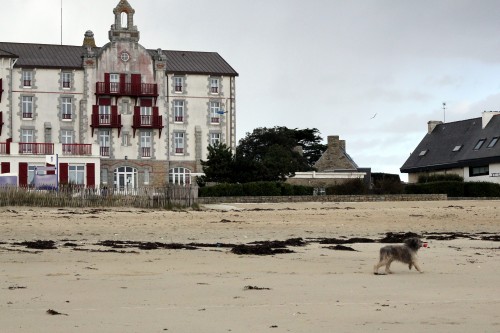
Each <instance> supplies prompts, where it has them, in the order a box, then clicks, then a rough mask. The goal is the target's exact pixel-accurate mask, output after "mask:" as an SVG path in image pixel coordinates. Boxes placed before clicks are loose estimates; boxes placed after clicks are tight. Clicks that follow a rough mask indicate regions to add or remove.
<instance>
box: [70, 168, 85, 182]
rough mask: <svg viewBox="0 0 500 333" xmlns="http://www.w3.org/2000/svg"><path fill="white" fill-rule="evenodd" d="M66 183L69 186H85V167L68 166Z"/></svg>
mask: <svg viewBox="0 0 500 333" xmlns="http://www.w3.org/2000/svg"><path fill="white" fill-rule="evenodd" d="M68 182H69V183H70V184H76V185H85V166H84V165H71V164H70V165H69V166H68Z"/></svg>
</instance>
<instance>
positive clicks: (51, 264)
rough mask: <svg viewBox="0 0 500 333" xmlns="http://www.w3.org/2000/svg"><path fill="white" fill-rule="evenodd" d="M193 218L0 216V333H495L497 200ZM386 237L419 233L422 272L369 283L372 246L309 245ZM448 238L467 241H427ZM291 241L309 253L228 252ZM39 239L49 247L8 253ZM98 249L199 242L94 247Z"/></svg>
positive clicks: (23, 211) (156, 214) (186, 214)
mask: <svg viewBox="0 0 500 333" xmlns="http://www.w3.org/2000/svg"><path fill="white" fill-rule="evenodd" d="M202 208H203V209H202V211H180V212H172V211H145V210H137V209H127V208H125V209H112V210H108V209H106V210H96V209H53V208H29V207H3V208H0V331H1V332H8V333H11V332H121V333H122V332H252V333H255V332H273V333H274V332H276V333H277V332H376V331H385V332H500V243H499V242H498V241H493V239H495V238H496V239H497V240H498V236H499V235H500V202H499V201H438V202H377V203H300V204H298V203H294V204H227V205H207V206H204V207H202ZM386 232H415V233H418V234H422V235H423V238H424V240H425V241H428V243H429V247H428V248H422V249H421V250H420V251H419V258H420V264H421V267H422V269H423V270H424V273H423V274H419V273H418V272H416V271H415V270H411V271H409V270H408V267H407V266H406V265H403V264H400V263H394V264H393V265H392V267H391V268H392V270H393V271H394V273H395V274H392V275H374V274H373V273H372V270H373V265H374V264H375V263H376V261H377V257H378V249H379V248H380V247H381V246H383V244H380V243H354V244H345V246H349V247H351V248H353V249H355V250H357V251H355V252H354V251H336V250H332V249H329V248H328V247H330V246H332V245H327V244H320V243H319V242H318V239H324V238H336V239H349V238H353V237H364V238H371V239H374V240H380V239H381V238H383V237H384V236H385V233H386ZM432 233H438V234H432ZM443 233H463V234H464V235H462V236H463V237H458V238H456V239H453V240H439V239H432V237H433V236H443ZM469 236H470V237H469ZM492 236H494V237H492ZM299 237H300V238H302V239H303V240H305V241H310V243H308V244H307V245H305V246H300V247H296V246H288V247H287V249H289V250H292V251H294V252H293V253H283V254H275V255H267V256H257V255H238V254H234V253H232V252H231V247H224V246H225V244H248V243H250V242H253V241H273V240H281V241H284V240H287V239H290V238H299ZM483 237H490V240H482V239H481V238H483ZM438 238H439V237H438ZM35 240H44V241H48V240H52V241H54V242H55V243H54V245H55V247H56V249H44V250H39V249H33V248H29V247H28V246H26V245H29V243H24V245H21V244H17V243H22V242H26V241H35ZM106 240H108V241H115V242H116V241H137V242H143V243H142V244H143V246H145V245H147V246H149V248H151V246H152V243H151V242H158V244H159V245H160V246H163V245H164V244H171V243H176V244H184V245H186V244H189V243H204V244H205V245H206V246H197V249H193V250H187V249H164V248H160V249H139V248H137V247H130V246H125V247H123V248H113V247H109V246H105V245H102V243H101V245H97V244H98V243H99V242H102V241H106ZM144 242H150V243H144ZM105 244H106V243H105ZM158 244H157V245H158ZM217 244H218V246H217ZM39 245H40V243H39ZM208 245H212V247H208ZM381 271H382V270H381ZM49 309H50V310H53V311H56V312H57V313H60V315H51V314H49V313H48V312H47V310H49ZM52 313H53V314H54V312H52Z"/></svg>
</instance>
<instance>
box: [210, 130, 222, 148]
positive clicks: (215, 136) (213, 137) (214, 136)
mask: <svg viewBox="0 0 500 333" xmlns="http://www.w3.org/2000/svg"><path fill="white" fill-rule="evenodd" d="M220 142H221V133H216V132H213V133H210V145H211V146H214V145H215V144H216V143H220Z"/></svg>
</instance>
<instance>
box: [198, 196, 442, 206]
mask: <svg viewBox="0 0 500 333" xmlns="http://www.w3.org/2000/svg"><path fill="white" fill-rule="evenodd" d="M438 200H447V196H446V194H390V195H314V196H313V195H304V196H263V197H198V204H217V203H224V202H234V203H278V202H367V201H438Z"/></svg>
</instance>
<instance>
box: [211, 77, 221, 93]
mask: <svg viewBox="0 0 500 333" xmlns="http://www.w3.org/2000/svg"><path fill="white" fill-rule="evenodd" d="M219 87H220V80H219V78H216V77H212V78H210V93H211V94H214V95H218V94H219V90H220V89H219Z"/></svg>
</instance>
